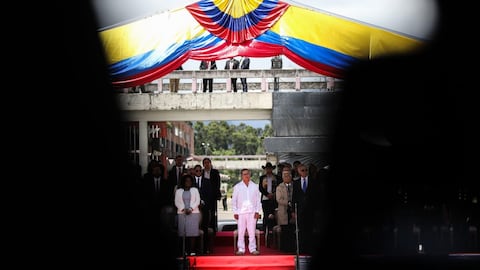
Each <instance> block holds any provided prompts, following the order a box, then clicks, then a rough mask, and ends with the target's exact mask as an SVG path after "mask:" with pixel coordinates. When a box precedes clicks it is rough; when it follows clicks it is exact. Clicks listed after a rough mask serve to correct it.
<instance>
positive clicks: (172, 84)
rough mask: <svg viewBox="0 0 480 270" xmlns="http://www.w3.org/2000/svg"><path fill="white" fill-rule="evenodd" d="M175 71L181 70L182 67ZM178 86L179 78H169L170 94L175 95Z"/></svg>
mask: <svg viewBox="0 0 480 270" xmlns="http://www.w3.org/2000/svg"><path fill="white" fill-rule="evenodd" d="M175 70H183V67H182V66H179V67H178V68H177V69H175ZM179 85H180V79H179V78H171V79H170V85H169V86H170V93H177V92H178V88H179Z"/></svg>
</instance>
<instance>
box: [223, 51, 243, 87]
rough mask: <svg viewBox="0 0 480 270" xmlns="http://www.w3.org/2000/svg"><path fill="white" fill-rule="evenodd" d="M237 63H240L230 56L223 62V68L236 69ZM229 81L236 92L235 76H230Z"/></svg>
mask: <svg viewBox="0 0 480 270" xmlns="http://www.w3.org/2000/svg"><path fill="white" fill-rule="evenodd" d="M239 65H240V62H239V61H238V60H237V59H235V58H234V57H232V58H230V59H229V60H228V61H226V62H225V69H226V70H228V69H229V70H232V69H238V66H239ZM230 81H231V84H232V88H233V92H237V78H230Z"/></svg>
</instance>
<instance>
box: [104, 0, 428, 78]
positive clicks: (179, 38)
mask: <svg viewBox="0 0 480 270" xmlns="http://www.w3.org/2000/svg"><path fill="white" fill-rule="evenodd" d="M99 35H100V39H101V41H102V43H103V47H104V49H105V53H106V56H107V61H108V64H109V72H110V75H111V81H112V84H113V86H114V87H131V86H137V85H140V84H145V83H148V82H151V81H153V80H155V79H158V78H161V77H163V76H165V75H167V74H168V73H170V72H172V71H173V70H175V69H176V68H177V67H179V66H180V65H182V64H183V63H184V62H185V61H187V60H188V59H195V60H220V59H227V58H231V57H235V56H249V57H272V56H275V55H280V54H282V55H285V56H286V57H288V58H289V59H290V60H292V61H293V62H295V63H296V64H298V65H299V66H302V67H304V68H305V69H308V70H311V71H314V72H316V73H319V74H322V75H326V76H331V77H334V78H343V76H344V73H345V71H346V69H347V68H348V67H349V66H351V65H352V64H353V63H355V62H356V61H358V60H361V59H373V58H377V57H381V56H383V55H386V54H399V53H410V52H412V51H413V50H416V49H419V48H421V47H422V46H423V45H424V43H425V42H424V41H421V40H419V39H415V38H412V37H409V36H407V35H402V34H400V33H396V32H393V31H388V30H385V29H383V28H381V27H375V26H372V25H367V24H362V23H360V22H357V21H354V20H349V19H348V18H344V17H340V16H334V15H332V14H328V13H326V12H322V11H319V10H312V9H309V8H304V7H301V6H295V5H291V4H287V3H285V2H282V1H278V0H263V1H262V0H200V1H198V2H195V3H193V4H190V5H187V6H185V7H183V8H178V9H175V10H171V11H166V12H161V13H155V14H154V15H152V16H149V17H146V18H141V19H139V20H136V21H133V22H130V23H127V24H124V25H120V26H115V27H112V28H109V29H102V30H99Z"/></svg>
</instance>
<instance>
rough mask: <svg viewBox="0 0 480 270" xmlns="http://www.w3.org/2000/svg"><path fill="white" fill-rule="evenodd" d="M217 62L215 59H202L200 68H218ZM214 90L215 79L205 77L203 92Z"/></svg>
mask: <svg viewBox="0 0 480 270" xmlns="http://www.w3.org/2000/svg"><path fill="white" fill-rule="evenodd" d="M216 69H217V63H216V62H215V60H213V61H204V60H203V61H202V62H200V70H216ZM207 89H208V92H210V93H211V92H212V91H213V79H212V78H203V92H204V93H205V92H207Z"/></svg>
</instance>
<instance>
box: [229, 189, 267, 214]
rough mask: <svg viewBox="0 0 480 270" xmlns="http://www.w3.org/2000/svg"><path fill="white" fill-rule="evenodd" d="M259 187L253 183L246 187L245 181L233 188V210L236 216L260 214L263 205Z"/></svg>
mask: <svg viewBox="0 0 480 270" xmlns="http://www.w3.org/2000/svg"><path fill="white" fill-rule="evenodd" d="M260 195H261V193H260V191H259V190H258V185H257V184H256V183H254V182H252V181H250V182H249V183H248V186H247V185H245V183H244V182H243V181H241V182H239V183H238V184H236V185H235V186H234V187H233V194H232V210H233V213H234V214H247V213H252V214H253V213H255V212H257V213H260V212H261V210H262V203H261V201H260Z"/></svg>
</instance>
